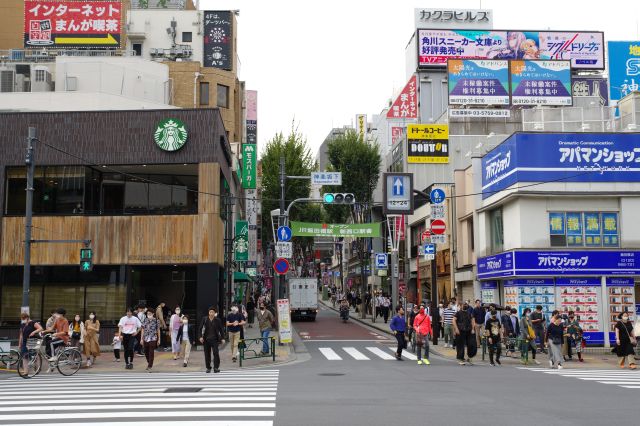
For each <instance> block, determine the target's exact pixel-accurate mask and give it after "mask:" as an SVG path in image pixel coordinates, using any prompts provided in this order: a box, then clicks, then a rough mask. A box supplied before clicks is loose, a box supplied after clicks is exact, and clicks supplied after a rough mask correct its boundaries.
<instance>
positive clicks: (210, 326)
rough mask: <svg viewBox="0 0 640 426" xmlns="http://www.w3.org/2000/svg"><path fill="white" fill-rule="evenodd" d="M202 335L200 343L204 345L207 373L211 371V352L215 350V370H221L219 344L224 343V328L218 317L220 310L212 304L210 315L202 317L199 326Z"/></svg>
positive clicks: (217, 371) (215, 371)
mask: <svg viewBox="0 0 640 426" xmlns="http://www.w3.org/2000/svg"><path fill="white" fill-rule="evenodd" d="M198 333H199V335H200V339H199V340H200V343H202V344H203V345H204V363H205V365H206V367H207V373H211V352H212V351H213V372H214V373H219V372H220V353H219V352H218V345H219V344H220V343H224V330H223V329H222V321H220V318H218V310H217V309H216V308H215V307H214V306H211V307H210V308H209V315H207V316H205V317H204V318H202V321H201V322H200V327H198Z"/></svg>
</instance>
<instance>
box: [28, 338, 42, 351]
mask: <svg viewBox="0 0 640 426" xmlns="http://www.w3.org/2000/svg"><path fill="white" fill-rule="evenodd" d="M41 345H42V339H27V349H36V350H38V349H40V346H41Z"/></svg>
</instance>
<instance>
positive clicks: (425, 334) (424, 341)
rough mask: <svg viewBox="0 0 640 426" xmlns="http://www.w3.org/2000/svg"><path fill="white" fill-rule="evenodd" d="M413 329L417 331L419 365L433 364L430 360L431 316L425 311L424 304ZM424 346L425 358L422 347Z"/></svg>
mask: <svg viewBox="0 0 640 426" xmlns="http://www.w3.org/2000/svg"><path fill="white" fill-rule="evenodd" d="M413 329H414V331H415V333H416V347H417V350H416V355H417V356H418V365H422V364H426V365H429V364H431V363H430V362H429V339H430V338H431V333H432V330H431V317H429V315H428V314H427V313H426V312H425V310H424V306H421V307H420V311H419V312H418V315H416V317H415V319H414V320H413ZM423 347H424V358H422V357H421V355H422V348H423Z"/></svg>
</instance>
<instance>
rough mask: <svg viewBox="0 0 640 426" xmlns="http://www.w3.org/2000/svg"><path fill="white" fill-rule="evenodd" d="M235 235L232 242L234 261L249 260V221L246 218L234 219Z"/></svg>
mask: <svg viewBox="0 0 640 426" xmlns="http://www.w3.org/2000/svg"><path fill="white" fill-rule="evenodd" d="M235 235H236V237H235V240H234V242H233V247H234V256H233V258H234V259H235V260H236V261H240V262H246V261H247V260H249V223H248V222H247V221H246V220H236V234H235Z"/></svg>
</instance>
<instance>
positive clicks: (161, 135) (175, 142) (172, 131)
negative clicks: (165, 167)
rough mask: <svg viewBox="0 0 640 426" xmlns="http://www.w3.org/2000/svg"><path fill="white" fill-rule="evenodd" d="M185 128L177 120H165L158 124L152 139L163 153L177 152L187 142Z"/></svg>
mask: <svg viewBox="0 0 640 426" xmlns="http://www.w3.org/2000/svg"><path fill="white" fill-rule="evenodd" d="M187 136H188V133H187V128H186V127H185V126H184V123H183V122H182V121H180V120H178V119H177V118H167V119H164V120H162V121H160V122H159V123H158V126H157V127H156V131H155V133H154V134H153V139H154V140H155V141H156V144H157V145H158V146H159V147H160V149H162V150H164V151H177V150H179V149H180V148H182V147H183V146H184V144H185V143H186V142H187Z"/></svg>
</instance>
